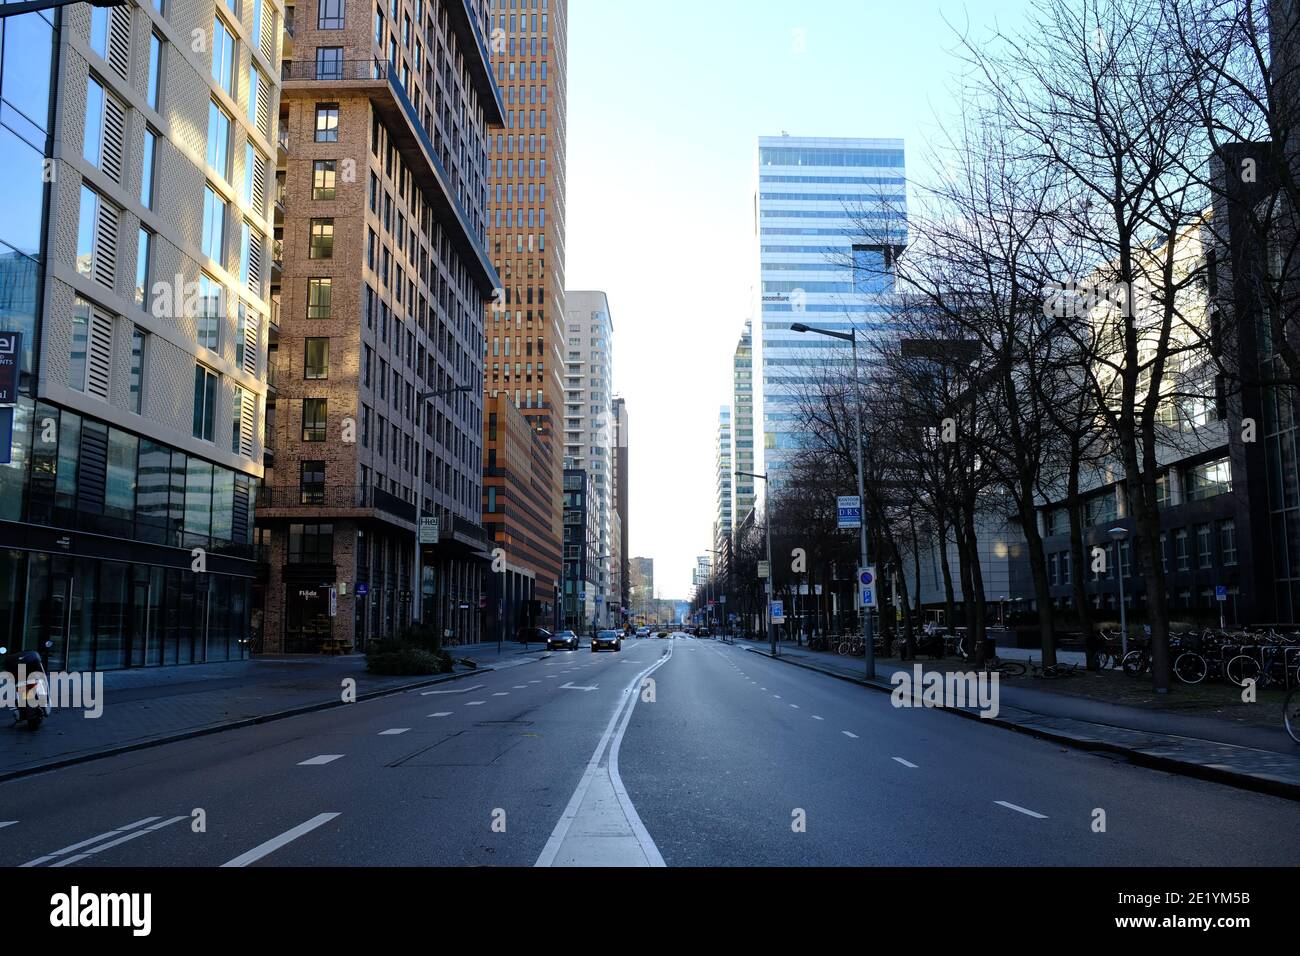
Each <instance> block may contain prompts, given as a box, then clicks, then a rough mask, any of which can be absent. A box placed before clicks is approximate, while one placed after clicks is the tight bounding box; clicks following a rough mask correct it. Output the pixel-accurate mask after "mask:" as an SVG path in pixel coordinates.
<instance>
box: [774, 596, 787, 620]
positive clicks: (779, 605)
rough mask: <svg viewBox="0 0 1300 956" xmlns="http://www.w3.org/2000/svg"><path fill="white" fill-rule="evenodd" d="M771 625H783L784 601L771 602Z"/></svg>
mask: <svg viewBox="0 0 1300 956" xmlns="http://www.w3.org/2000/svg"><path fill="white" fill-rule="evenodd" d="M772 623H773V624H784V623H785V602H784V601H773V602H772Z"/></svg>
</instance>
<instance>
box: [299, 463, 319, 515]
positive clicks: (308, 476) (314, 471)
mask: <svg viewBox="0 0 1300 956" xmlns="http://www.w3.org/2000/svg"><path fill="white" fill-rule="evenodd" d="M301 468H302V470H301V472H300V475H301V479H300V483H301V486H302V504H305V505H323V504H324V503H325V462H323V461H304V462H303V463H302V466H301Z"/></svg>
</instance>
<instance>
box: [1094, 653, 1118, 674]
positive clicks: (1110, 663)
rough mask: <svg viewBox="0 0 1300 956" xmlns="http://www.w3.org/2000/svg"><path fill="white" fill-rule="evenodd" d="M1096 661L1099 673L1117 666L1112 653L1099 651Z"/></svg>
mask: <svg viewBox="0 0 1300 956" xmlns="http://www.w3.org/2000/svg"><path fill="white" fill-rule="evenodd" d="M1094 660H1095V661H1096V663H1097V670H1099V671H1108V670H1110V669H1111V668H1112V667H1114V666H1115V658H1114V657H1112V656H1111V653H1110V651H1098V652H1097V653H1096V655H1095V657H1094Z"/></svg>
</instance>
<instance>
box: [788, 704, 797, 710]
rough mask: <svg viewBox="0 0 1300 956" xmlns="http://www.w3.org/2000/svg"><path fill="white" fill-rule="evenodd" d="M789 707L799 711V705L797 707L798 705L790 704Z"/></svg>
mask: <svg viewBox="0 0 1300 956" xmlns="http://www.w3.org/2000/svg"><path fill="white" fill-rule="evenodd" d="M790 706H791V707H793V708H794V709H795V710H798V709H799V705H798V704H791V705H790Z"/></svg>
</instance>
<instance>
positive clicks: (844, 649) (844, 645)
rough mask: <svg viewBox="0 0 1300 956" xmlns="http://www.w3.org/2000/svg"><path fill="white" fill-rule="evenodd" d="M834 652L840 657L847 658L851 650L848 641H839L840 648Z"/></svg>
mask: <svg viewBox="0 0 1300 956" xmlns="http://www.w3.org/2000/svg"><path fill="white" fill-rule="evenodd" d="M836 650H837V651H838V652H839V655H840V657H848V656H849V651H850V650H852V648H851V647H850V646H849V642H848V641H840V646H839V647H838V648H836Z"/></svg>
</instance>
